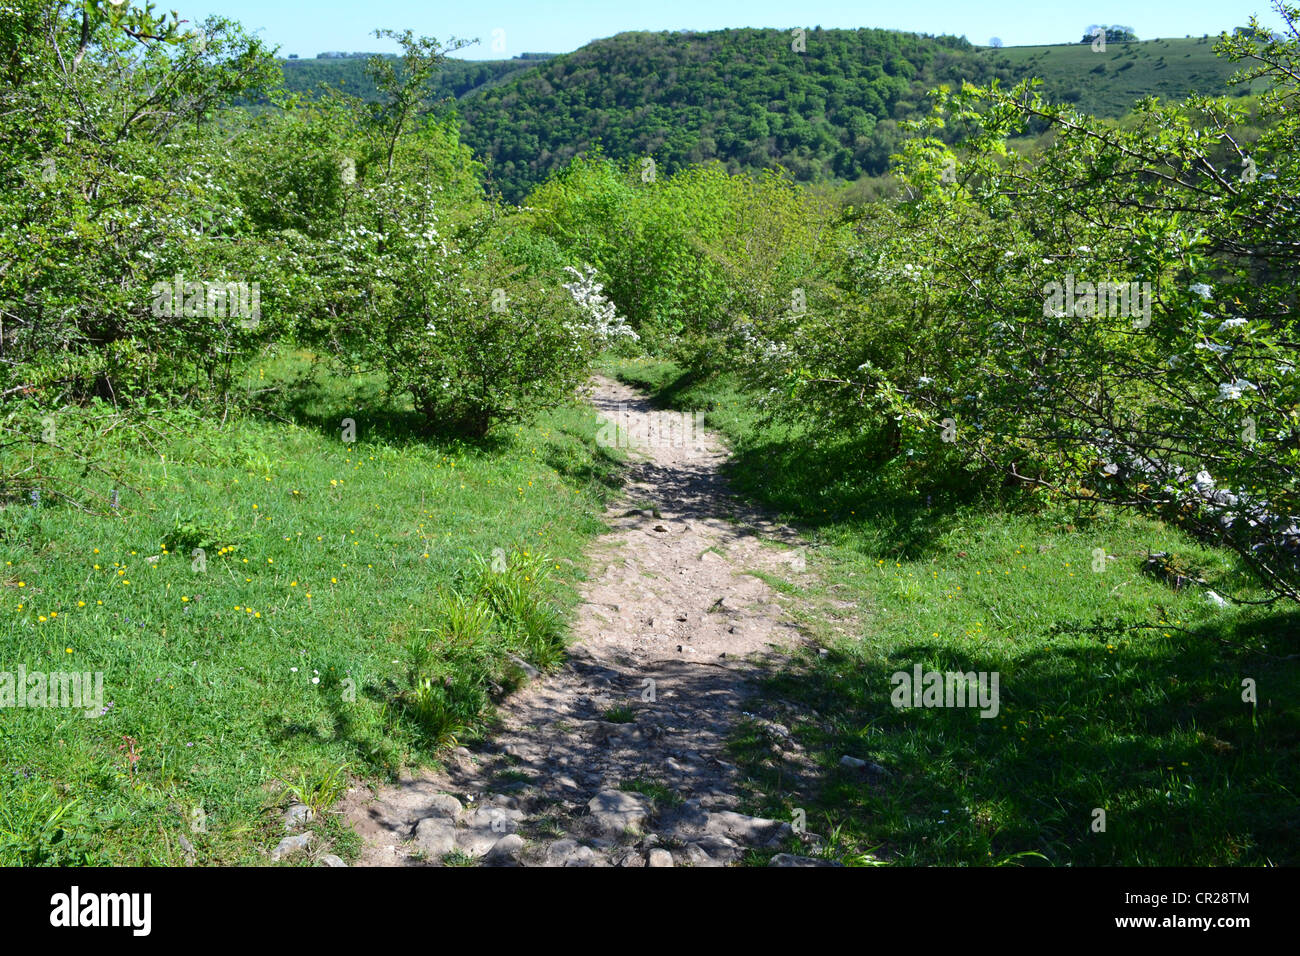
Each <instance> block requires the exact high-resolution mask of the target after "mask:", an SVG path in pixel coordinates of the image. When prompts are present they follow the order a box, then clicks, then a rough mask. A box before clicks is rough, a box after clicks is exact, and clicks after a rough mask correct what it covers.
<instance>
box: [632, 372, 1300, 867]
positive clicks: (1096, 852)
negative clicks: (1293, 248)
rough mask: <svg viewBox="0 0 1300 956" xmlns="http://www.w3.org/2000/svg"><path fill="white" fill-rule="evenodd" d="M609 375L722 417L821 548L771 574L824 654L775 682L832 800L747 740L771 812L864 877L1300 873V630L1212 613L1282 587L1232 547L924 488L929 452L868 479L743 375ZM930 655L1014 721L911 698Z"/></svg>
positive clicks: (1028, 503) (1101, 517) (785, 508)
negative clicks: (775, 419) (766, 404)
mask: <svg viewBox="0 0 1300 956" xmlns="http://www.w3.org/2000/svg"><path fill="white" fill-rule="evenodd" d="M610 371H611V372H612V373H613V374H616V375H617V376H618V377H619V378H621V379H622V380H623V381H625V382H628V383H630V384H634V385H638V386H641V387H643V388H646V389H648V390H650V391H651V392H652V393H653V394H654V395H656V396H657V397H658V399H659V401H661V402H662V403H664V404H665V405H669V406H672V407H676V408H682V409H689V410H696V409H703V410H705V412H706V416H705V420H706V423H707V424H708V425H709V426H711V427H713V428H716V429H718V430H720V431H721V432H723V433H724V434H725V435H726V436H727V437H728V439H729V441H730V443H731V445H732V448H733V452H734V457H733V461H732V463H731V466H730V467H731V478H732V481H733V484H734V486H735V487H736V489H737V490H738V491H740V492H741V493H743V494H745V495H747V496H749V497H751V498H753V499H754V500H756V501H758V502H761V503H762V504H764V505H766V506H767V507H769V508H771V509H773V510H774V511H776V512H778V513H780V514H781V515H782V516H783V517H784V518H785V519H786V520H788V521H790V522H792V523H794V524H796V525H797V526H798V527H800V528H801V529H803V530H804V531H805V533H806V534H807V535H808V537H809V540H810V542H811V544H812V546H811V547H810V548H809V550H808V553H807V567H808V569H809V570H810V571H811V572H813V573H812V574H810V575H806V576H801V575H798V574H794V573H792V574H791V575H790V577H789V578H788V579H786V580H773V582H772V583H773V584H774V585H776V586H777V587H778V588H780V589H781V590H783V591H785V592H786V593H789V594H792V595H795V596H797V597H798V598H799V599H800V600H799V601H798V602H796V604H795V605H794V606H795V607H801V608H802V609H803V617H804V620H803V622H802V623H803V624H804V625H805V626H806V627H808V628H809V629H810V630H811V631H812V632H813V633H814V634H816V635H817V636H818V638H819V640H820V642H821V644H822V646H823V647H824V648H825V649H826V651H827V653H825V654H818V653H817V652H816V651H810V652H809V653H807V654H804V655H802V656H800V657H799V658H798V659H796V660H795V661H794V662H793V664H792V665H791V667H790V668H788V669H787V670H785V671H782V672H779V673H774V674H773V675H772V676H771V678H770V681H769V685H768V687H767V691H768V692H769V694H770V695H771V696H772V697H773V698H775V699H776V700H778V701H783V702H785V705H786V712H785V714H784V717H783V719H784V721H785V722H786V724H787V726H788V727H789V729H790V730H791V731H792V733H793V735H794V737H795V738H796V739H797V740H798V741H799V742H801V743H802V744H803V745H804V746H805V747H806V748H807V750H808V752H809V753H811V754H813V755H815V756H816V759H817V760H818V761H819V762H820V764H821V765H822V769H823V771H824V780H825V786H824V788H823V789H822V790H821V792H820V793H819V794H817V795H816V796H815V798H813V799H810V798H809V797H808V796H807V795H796V794H793V793H791V792H790V789H789V779H790V777H789V774H788V772H787V771H786V770H785V769H784V768H783V765H782V764H781V763H780V761H779V760H778V759H776V758H774V756H773V752H772V748H771V746H770V744H769V741H768V738H767V736H766V735H765V734H763V733H762V732H761V731H760V729H759V728H758V726H757V725H754V726H749V727H747V728H746V729H745V730H744V731H743V732H742V733H741V734H740V735H739V737H738V738H737V740H736V741H735V748H736V754H737V756H738V758H739V759H740V760H741V761H742V763H743V765H744V766H745V767H746V769H747V770H748V772H749V773H750V775H751V778H752V781H753V791H752V792H751V793H750V795H749V796H750V800H751V803H752V806H753V808H754V809H756V810H760V811H762V812H765V813H768V814H770V815H774V816H778V817H781V818H784V819H790V817H791V815H792V813H793V812H794V810H795V809H796V808H801V809H804V810H805V811H806V813H807V818H808V826H809V829H810V830H812V831H813V832H817V833H822V834H828V835H829V834H833V835H834V837H835V839H834V841H833V845H832V848H831V852H832V853H834V854H835V855H838V856H840V857H841V858H842V859H845V860H847V861H850V862H854V861H856V862H865V854H868V853H870V854H871V855H873V856H874V857H875V858H877V859H880V860H884V861H889V862H894V863H898V864H914V865H915V864H921V865H986V864H997V863H1008V862H1012V863H1017V864H1024V865H1048V864H1051V865H1108V864H1130V865H1262V864H1269V863H1273V864H1285V863H1289V864H1295V863H1297V862H1300V804H1297V801H1296V793H1297V792H1298V791H1300V761H1298V760H1297V756H1300V754H1298V753H1297V751H1298V749H1300V717H1297V704H1298V703H1300V662H1297V661H1296V660H1294V659H1287V658H1293V657H1294V656H1295V655H1296V654H1297V651H1300V648H1298V647H1297V646H1296V645H1297V638H1298V637H1300V616H1298V615H1297V613H1296V611H1295V610H1294V609H1292V608H1286V607H1282V606H1273V607H1266V606H1250V605H1239V604H1230V605H1229V606H1227V607H1218V606H1216V605H1215V604H1214V603H1212V601H1211V600H1209V599H1207V597H1206V594H1205V590H1206V589H1207V588H1208V589H1213V590H1214V591H1216V592H1217V593H1219V594H1222V595H1233V596H1235V597H1238V598H1244V599H1251V598H1256V597H1259V594H1258V593H1256V592H1255V591H1254V589H1253V587H1252V585H1251V582H1250V580H1249V579H1248V578H1247V577H1246V576H1245V575H1244V574H1243V572H1242V570H1241V568H1240V567H1239V566H1238V564H1237V562H1236V561H1235V560H1234V558H1233V556H1232V555H1230V554H1228V553H1226V552H1223V551H1219V550H1216V549H1213V548H1209V547H1206V546H1204V545H1202V544H1200V543H1198V542H1197V541H1194V540H1191V539H1189V538H1188V537H1187V536H1185V535H1183V534H1181V533H1180V532H1178V531H1176V530H1174V529H1171V528H1169V527H1166V526H1164V525H1162V524H1159V523H1154V522H1151V521H1146V520H1143V519H1139V518H1136V517H1133V516H1131V515H1122V514H1116V513H1113V512H1109V511H1107V510H1105V509H1096V508H1086V507H1081V506H1078V505H1074V504H1067V503H1062V502H1054V501H1051V500H1050V499H1045V498H1043V499H1030V498H1028V497H1022V498H1017V499H1013V500H1007V499H1002V500H993V499H988V498H981V497H979V496H978V495H977V494H976V493H975V492H974V490H973V489H970V488H963V487H951V486H949V487H945V486H942V485H937V484H936V485H927V484H926V483H925V481H924V480H923V478H922V477H920V471H919V470H920V469H923V468H924V465H923V463H919V462H895V463H893V464H891V465H889V466H886V467H885V468H883V469H877V470H874V471H872V470H869V469H867V468H866V467H864V465H863V462H864V461H867V460H870V456H869V455H868V454H866V451H867V450H866V449H862V448H858V447H855V445H854V443H853V442H851V441H844V442H841V443H837V444H831V445H828V444H824V443H819V442H816V441H813V440H812V439H811V437H810V436H809V435H807V434H805V433H803V432H801V431H800V430H798V429H793V428H785V427H781V426H775V425H764V424H762V423H761V422H760V420H759V418H758V415H757V412H756V408H755V402H754V401H753V396H750V395H747V394H745V393H744V392H743V391H741V390H740V389H739V388H738V387H737V386H736V384H735V383H734V382H733V381H731V380H729V379H728V378H726V377H725V376H724V377H721V378H712V379H705V380H700V379H695V378H692V377H691V376H689V375H685V374H683V372H682V370H681V369H679V368H677V367H675V366H673V365H671V364H668V363H661V362H654V361H639V362H632V361H629V362H623V363H620V364H618V365H617V366H613V367H611V368H610ZM1151 552H1167V553H1169V554H1170V555H1172V556H1173V557H1172V559H1171V560H1172V561H1173V563H1174V564H1175V566H1176V567H1177V568H1178V569H1179V570H1181V571H1182V572H1183V573H1184V574H1185V575H1186V576H1189V577H1192V578H1197V577H1199V578H1202V579H1204V581H1205V585H1204V586H1195V587H1191V588H1185V589H1183V590H1174V589H1173V588H1172V587H1171V586H1170V584H1169V582H1168V580H1167V578H1165V577H1163V576H1160V575H1154V574H1151V573H1149V572H1148V571H1147V570H1146V569H1145V565H1146V560H1147V557H1148V554H1149V553H1151ZM812 582H815V583H812ZM917 665H920V667H921V668H922V671H923V672H928V671H937V672H940V673H947V672H954V673H963V674H965V673H969V672H975V673H977V674H978V673H981V672H983V673H985V674H989V675H992V674H994V673H996V674H997V675H998V676H999V706H998V709H997V711H996V715H990V716H986V717H984V716H981V711H980V710H979V709H976V708H960V707H920V708H897V707H895V706H894V703H893V700H892V699H891V694H892V693H893V692H894V690H895V687H896V686H898V685H897V684H896V683H895V682H894V675H895V674H897V673H899V672H904V673H908V674H913V673H914V668H915V667H916V666H917ZM1243 682H1246V683H1245V684H1243ZM1252 687H1253V689H1254V694H1253V696H1254V698H1255V702H1254V703H1252V702H1249V701H1247V700H1244V699H1243V697H1248V696H1251V695H1250V694H1249V693H1248V691H1249V690H1250V688H1252ZM958 699H960V698H958ZM988 710H991V708H989V709H988ZM843 756H849V757H854V758H857V759H858V760H861V761H866V762H867V766H866V767H864V768H851V767H845V766H842V765H840V763H839V761H840V759H841V757H843ZM872 764H874V765H876V768H873V767H872V766H871V765H872ZM1103 814H1104V815H1103ZM1102 827H1104V829H1103V828H1102Z"/></svg>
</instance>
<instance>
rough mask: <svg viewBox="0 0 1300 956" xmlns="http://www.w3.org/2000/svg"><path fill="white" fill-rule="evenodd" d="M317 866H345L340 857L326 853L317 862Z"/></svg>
mask: <svg viewBox="0 0 1300 956" xmlns="http://www.w3.org/2000/svg"><path fill="white" fill-rule="evenodd" d="M317 865H318V866H347V864H346V863H344V862H343V858H342V857H338V856H335V855H334V854H333V853H326V854H325V855H324V856H323V857H321V858H320V860H319V861H318V862H317Z"/></svg>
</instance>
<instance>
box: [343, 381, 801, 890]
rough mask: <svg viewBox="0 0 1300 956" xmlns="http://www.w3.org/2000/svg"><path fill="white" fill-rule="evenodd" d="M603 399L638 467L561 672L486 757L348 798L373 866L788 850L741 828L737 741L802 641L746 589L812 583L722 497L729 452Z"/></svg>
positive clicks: (509, 722)
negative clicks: (760, 686) (763, 674)
mask: <svg viewBox="0 0 1300 956" xmlns="http://www.w3.org/2000/svg"><path fill="white" fill-rule="evenodd" d="M592 401H593V403H594V404H595V406H596V407H597V409H598V411H599V412H600V413H601V414H602V415H604V416H605V417H606V418H607V419H608V420H610V421H614V422H617V423H618V424H619V425H621V426H624V428H625V432H626V434H627V435H630V436H631V442H630V443H631V444H632V445H633V458H634V462H633V464H632V465H631V467H630V470H629V474H628V478H627V483H626V488H625V494H624V496H623V498H622V500H620V501H619V502H618V503H617V504H615V505H614V506H612V507H611V508H610V510H609V511H608V513H607V516H606V517H607V521H608V524H609V526H610V530H609V532H608V533H607V534H606V535H604V536H602V537H601V538H600V539H599V540H598V541H597V542H596V543H595V544H594V546H593V549H592V552H591V554H590V563H591V567H592V574H591V577H590V579H589V580H588V581H587V582H586V583H585V584H584V586H583V588H582V597H583V604H582V605H581V606H580V608H579V612H578V614H577V619H576V621H575V623H574V637H575V642H574V644H573V646H572V647H571V649H570V654H569V658H568V661H567V662H566V664H565V665H564V666H563V667H562V668H560V669H559V670H558V671H557V672H556V673H554V674H550V675H544V676H541V677H539V678H537V679H535V680H534V681H533V682H532V683H530V684H529V685H528V686H527V687H526V688H524V689H523V690H521V691H520V692H518V693H516V694H514V695H513V696H511V697H509V698H508V699H506V700H505V701H503V702H502V703H501V705H500V707H499V709H498V714H497V718H496V729H495V731H494V733H493V734H492V735H491V736H490V738H489V739H488V741H487V742H486V743H484V744H482V745H480V746H478V747H477V748H476V749H474V750H472V751H471V750H468V749H466V748H458V749H457V750H456V751H455V752H453V753H452V754H450V755H449V757H448V760H447V766H446V769H445V770H440V771H436V772H435V771H425V772H423V773H421V774H420V775H419V776H417V777H414V778H412V779H408V780H403V781H401V782H399V783H398V784H396V785H394V786H391V787H385V788H382V789H380V790H379V791H378V792H371V791H369V790H358V791H354V792H353V793H352V794H351V795H350V796H349V797H348V798H347V800H346V801H345V804H344V807H343V809H344V811H345V813H346V814H347V816H348V819H349V821H350V822H351V824H352V825H353V826H354V827H355V829H356V830H357V831H358V832H359V833H360V834H361V836H362V837H363V838H364V841H365V849H364V851H363V853H362V857H361V860H360V862H361V864H363V865H367V864H368V865H380V866H394V865H398V866H400V865H427V864H431V863H433V864H436V863H439V862H442V861H444V860H449V861H450V860H459V861H462V862H467V861H469V859H470V858H474V859H476V860H477V861H479V862H480V863H483V864H486V865H506V866H513V865H525V866H529V865H531V866H575V865H577V866H647V865H648V866H671V865H704V866H716V865H729V864H733V863H735V862H737V861H738V860H739V859H741V857H742V856H743V855H744V852H745V850H746V848H749V847H772V846H775V845H777V844H778V843H781V842H785V841H786V839H787V838H788V836H789V834H790V826H789V824H788V823H786V822H782V821H775V820H765V819H761V818H757V817H750V816H745V815H743V814H740V813H738V812H736V806H737V804H738V802H739V801H738V797H737V794H736V791H737V787H736V783H737V774H738V771H737V770H736V768H735V767H734V766H733V765H732V764H731V763H730V762H729V761H728V759H727V754H726V751H725V743H726V740H727V738H728V736H729V735H730V734H731V733H732V731H733V729H734V728H735V726H736V724H737V722H738V721H739V720H741V719H742V717H743V712H742V704H744V703H745V702H746V701H747V700H749V699H752V696H753V694H754V693H755V688H754V686H753V678H754V677H755V676H756V672H757V670H758V668H759V667H760V666H762V665H763V664H764V663H765V662H766V663H770V662H771V661H772V660H773V658H774V657H776V658H778V659H779V657H780V655H781V654H782V653H783V650H788V649H789V648H791V647H792V646H794V645H796V644H797V643H799V642H800V641H802V640H803V638H802V637H801V635H800V633H799V631H798V630H797V629H796V628H795V626H794V625H793V624H792V623H791V622H790V620H789V618H788V617H787V615H786V614H785V612H784V611H783V610H782V608H781V606H780V605H779V603H778V601H777V595H776V594H775V593H774V592H773V590H772V589H771V588H770V587H769V586H768V585H767V584H766V583H764V582H763V581H762V580H761V579H760V578H759V577H756V576H754V574H752V573H751V572H753V571H755V570H759V571H770V572H772V573H773V574H779V575H781V576H783V577H789V576H791V575H795V576H797V575H799V574H801V573H804V572H803V571H802V568H803V567H804V564H803V561H802V560H801V558H802V549H801V546H800V541H799V539H798V538H797V536H796V535H795V534H794V532H793V531H791V530H790V529H789V528H785V527H781V526H779V525H777V524H775V523H773V522H771V521H768V520H766V519H765V518H764V517H763V516H762V515H761V514H757V513H754V512H753V511H751V510H748V509H746V508H745V507H744V506H743V505H742V504H741V503H739V502H738V501H736V500H735V499H734V498H733V497H732V496H731V495H730V494H729V493H728V490H727V486H726V482H725V480H724V478H723V476H722V473H721V470H720V467H721V465H722V463H723V462H724V461H725V459H726V452H725V450H724V449H723V448H722V446H721V445H720V444H719V442H718V441H717V440H716V438H715V437H714V436H712V435H709V434H707V433H704V432H702V431H701V430H699V429H696V428H692V427H691V426H692V425H693V420H692V419H690V418H687V417H684V416H682V415H679V414H674V413H667V412H659V411H656V410H654V409H652V408H651V406H650V404H649V403H648V401H647V400H646V399H645V398H643V397H642V396H641V395H640V394H639V393H637V392H636V391H634V390H632V389H630V388H628V387H626V386H623V385H621V384H619V383H617V382H613V381H610V380H608V379H603V378H601V379H597V380H596V381H595V383H594V393H593V395H592ZM765 541H777V542H780V543H782V544H784V545H787V546H788V547H783V548H773V547H768V546H765V545H764V542H765ZM780 729H782V728H779V726H778V731H779V730H780ZM779 743H780V742H779V741H778V744H779ZM792 746H794V745H792ZM778 749H779V748H778ZM792 756H793V755H792ZM799 861H800V858H793V857H786V856H782V857H781V858H779V862H781V863H795V862H799ZM803 862H811V861H803Z"/></svg>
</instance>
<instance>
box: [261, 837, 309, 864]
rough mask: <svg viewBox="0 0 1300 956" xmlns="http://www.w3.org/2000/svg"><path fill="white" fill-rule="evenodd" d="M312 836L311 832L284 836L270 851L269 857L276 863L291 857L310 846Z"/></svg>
mask: <svg viewBox="0 0 1300 956" xmlns="http://www.w3.org/2000/svg"><path fill="white" fill-rule="evenodd" d="M312 836H313V834H311V833H299V834H298V835H297V836H289V837H285V838H284V839H283V840H281V841H280V842H279V843H278V844H277V845H276V847H275V849H274V850H272V851H271V859H272V860H273V861H274V862H276V863H278V862H280V861H281V860H289V859H292V858H293V857H295V856H297V855H298V854H299V853H302V852H303V851H304V850H306V849H307V847H309V846H311V841H312Z"/></svg>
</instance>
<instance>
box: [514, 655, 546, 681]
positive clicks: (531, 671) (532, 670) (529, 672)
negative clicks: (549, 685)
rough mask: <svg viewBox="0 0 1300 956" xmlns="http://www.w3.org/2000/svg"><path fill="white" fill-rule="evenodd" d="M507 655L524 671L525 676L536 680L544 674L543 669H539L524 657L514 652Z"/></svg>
mask: <svg viewBox="0 0 1300 956" xmlns="http://www.w3.org/2000/svg"><path fill="white" fill-rule="evenodd" d="M506 656H507V657H508V658H509V659H510V663H512V664H514V665H515V666H516V667H518V668H519V669H520V670H521V671H523V672H524V676H525V677H526V678H528V679H529V680H536V679H537V678H539V677H541V676H542V672H541V671H539V670H538V669H537V668H536V667H534V666H533V665H532V664H530V663H528V662H527V661H526V660H524V659H523V658H522V657H516V656H515V655H514V654H507V655H506Z"/></svg>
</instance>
